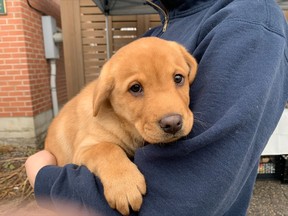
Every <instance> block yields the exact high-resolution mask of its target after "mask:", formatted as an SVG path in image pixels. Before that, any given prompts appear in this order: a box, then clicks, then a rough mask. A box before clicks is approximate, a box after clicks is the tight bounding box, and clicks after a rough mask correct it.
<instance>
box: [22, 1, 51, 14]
mask: <svg viewBox="0 0 288 216" xmlns="http://www.w3.org/2000/svg"><path fill="white" fill-rule="evenodd" d="M26 1H27V4H28V5H29V7H30V8H32V9H33V10H35V11H36V12H38V13H40V14H41V15H47V14H46V13H44V12H43V11H40V10H38V9H37V8H35V7H33V6H32V5H31V4H30V1H29V0H26Z"/></svg>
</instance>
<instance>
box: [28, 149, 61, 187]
mask: <svg viewBox="0 0 288 216" xmlns="http://www.w3.org/2000/svg"><path fill="white" fill-rule="evenodd" d="M56 164H57V162H56V158H55V157H54V155H52V154H51V153H50V152H48V151H46V150H42V151H39V152H37V153H35V154H33V155H31V156H30V157H28V159H27V160H26V162H25V168H26V173H27V176H28V180H29V182H30V184H31V186H32V187H33V188H34V184H35V178H36V175H37V173H38V172H39V170H40V169H41V168H42V167H44V166H47V165H56Z"/></svg>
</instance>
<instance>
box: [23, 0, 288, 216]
mask: <svg viewBox="0 0 288 216" xmlns="http://www.w3.org/2000/svg"><path fill="white" fill-rule="evenodd" d="M147 3H148V4H150V5H151V6H152V7H154V8H155V9H156V10H158V11H159V14H160V17H161V20H162V23H163V25H162V26H159V27H156V28H154V29H151V30H150V31H148V32H147V33H146V34H145V35H144V37H149V36H156V37H160V38H162V39H166V40H172V41H176V42H178V43H180V44H182V45H183V46H184V47H186V49H187V50H188V51H189V52H190V53H191V54H192V55H193V56H194V57H195V58H196V60H197V62H198V72H197V76H196V79H195V81H194V83H193V84H192V86H191V89H190V100H191V102H190V108H191V110H192V111H193V113H194V116H195V123H194V126H193V129H192V131H191V133H190V134H189V135H188V136H187V137H185V138H184V139H181V140H178V141H176V142H173V143H171V144H169V145H166V146H158V145H146V146H144V147H142V148H141V149H139V150H138V151H136V154H135V156H134V163H135V164H136V165H137V167H138V168H139V169H140V171H141V172H142V173H143V175H144V176H145V179H146V183H147V194H146V195H145V196H144V202H143V204H142V207H141V209H140V211H139V212H138V213H135V212H132V213H131V215H149V216H150V215H189V216H191V215H197V216H199V215H200V216H206V215H207V216H213V215H215V216H220V215H225V216H234V215H246V212H247V208H248V206H249V201H250V198H251V194H252V191H253V186H254V183H255V179H256V176H257V168H258V162H259V158H260V156H261V152H262V151H263V149H264V148H265V145H266V143H267V142H268V139H269V137H270V135H271V134H272V132H273V130H274V129H275V127H276V125H277V123H278V121H279V118H280V116H281V114H282V112H283V109H284V106H285V103H286V101H287V99H288V45H287V42H288V28H287V23H286V20H285V17H284V15H283V13H282V11H281V9H280V8H279V6H278V5H277V4H276V2H275V1H274V0H260V1H251V0H229V1H227V0H162V1H159V0H153V1H150V0H149V1H148V0H147ZM159 61H161V59H159ZM55 165H56V160H55V158H54V157H53V155H51V154H50V153H49V152H47V151H41V152H39V153H36V154H35V155H32V156H31V157H30V158H28V160H27V162H26V169H27V174H28V178H29V180H30V182H31V184H32V185H33V186H34V189H35V196H36V198H37V199H39V200H40V199H41V198H42V197H43V198H45V200H46V202H43V205H44V203H45V204H47V205H50V206H51V205H52V206H53V208H57V207H59V208H61V205H60V206H58V200H62V201H64V200H65V201H68V202H71V203H73V204H74V205H75V206H78V207H79V208H81V209H84V210H85V209H86V210H89V211H90V210H92V211H93V212H94V213H96V214H99V215H119V213H118V212H117V211H115V210H113V209H111V208H110V207H109V206H108V204H107V203H106V200H105V199H104V195H103V188H102V185H101V182H100V181H99V179H98V178H97V177H96V176H94V175H93V174H92V173H91V172H90V171H89V170H88V169H87V168H86V167H84V166H80V167H79V166H76V165H73V164H68V165H66V166H64V167H57V166H55ZM40 204H41V202H40Z"/></svg>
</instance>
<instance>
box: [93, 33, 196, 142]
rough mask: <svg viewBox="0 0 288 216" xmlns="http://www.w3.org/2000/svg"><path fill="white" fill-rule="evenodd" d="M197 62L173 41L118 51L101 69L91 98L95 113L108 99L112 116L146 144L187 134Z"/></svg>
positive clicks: (152, 40)
mask: <svg viewBox="0 0 288 216" xmlns="http://www.w3.org/2000/svg"><path fill="white" fill-rule="evenodd" d="M196 69H197V63H196V61H195V59H194V58H193V57H192V56H191V55H189V54H188V53H187V51H186V50H185V49H184V48H183V47H182V46H180V45H179V44H177V43H175V42H168V41H164V40H161V39H158V38H153V37H150V38H143V39H139V40H137V41H135V42H132V43H130V44H129V45H127V46H125V47H123V48H121V49H120V50H119V51H118V52H117V53H116V54H115V55H114V56H113V57H112V58H111V59H110V60H109V61H108V62H107V63H106V64H105V66H104V67H103V69H102V71H101V74H100V77H99V81H98V83H99V84H98V85H97V89H96V90H95V95H94V115H97V113H98V112H99V109H100V106H101V103H103V102H104V101H105V100H109V101H110V103H111V106H112V107H113V109H114V111H115V113H117V115H118V116H119V117H120V118H121V119H123V121H126V122H128V123H130V124H131V125H134V127H135V128H136V129H137V131H138V132H139V134H140V135H141V136H142V137H143V139H144V140H145V141H147V142H149V143H167V142H171V141H174V140H177V139H179V138H180V137H182V136H186V135H187V134H188V133H189V132H190V130H191V129H192V125H193V114H192V112H191V111H190V109H189V84H191V82H192V81H193V80H194V78H195V74H196Z"/></svg>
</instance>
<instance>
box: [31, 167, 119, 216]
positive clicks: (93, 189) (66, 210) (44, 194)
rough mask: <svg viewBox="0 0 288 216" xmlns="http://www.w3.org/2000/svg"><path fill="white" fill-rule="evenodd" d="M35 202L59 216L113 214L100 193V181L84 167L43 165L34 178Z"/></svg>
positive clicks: (116, 215) (113, 211) (101, 191)
mask: <svg viewBox="0 0 288 216" xmlns="http://www.w3.org/2000/svg"><path fill="white" fill-rule="evenodd" d="M34 193H35V198H36V200H37V203H38V204H39V205H40V206H42V207H44V208H47V209H51V210H53V211H57V212H58V213H59V215H87V216H88V215H97V216H98V215H99V216H101V215H111V216H113V215H115V216H119V215H120V214H119V213H118V212H116V211H115V210H113V209H111V208H110V207H109V205H108V203H107V202H106V200H105V198H104V194H103V187H102V184H101V182H100V180H99V179H98V178H97V177H95V176H94V175H93V174H92V173H91V172H90V171H89V170H88V169H87V168H86V167H85V166H77V165H73V164H68V165H66V166H64V167H57V166H46V167H43V168H42V169H41V170H40V171H39V172H38V174H37V176H36V181H35V188H34Z"/></svg>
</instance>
